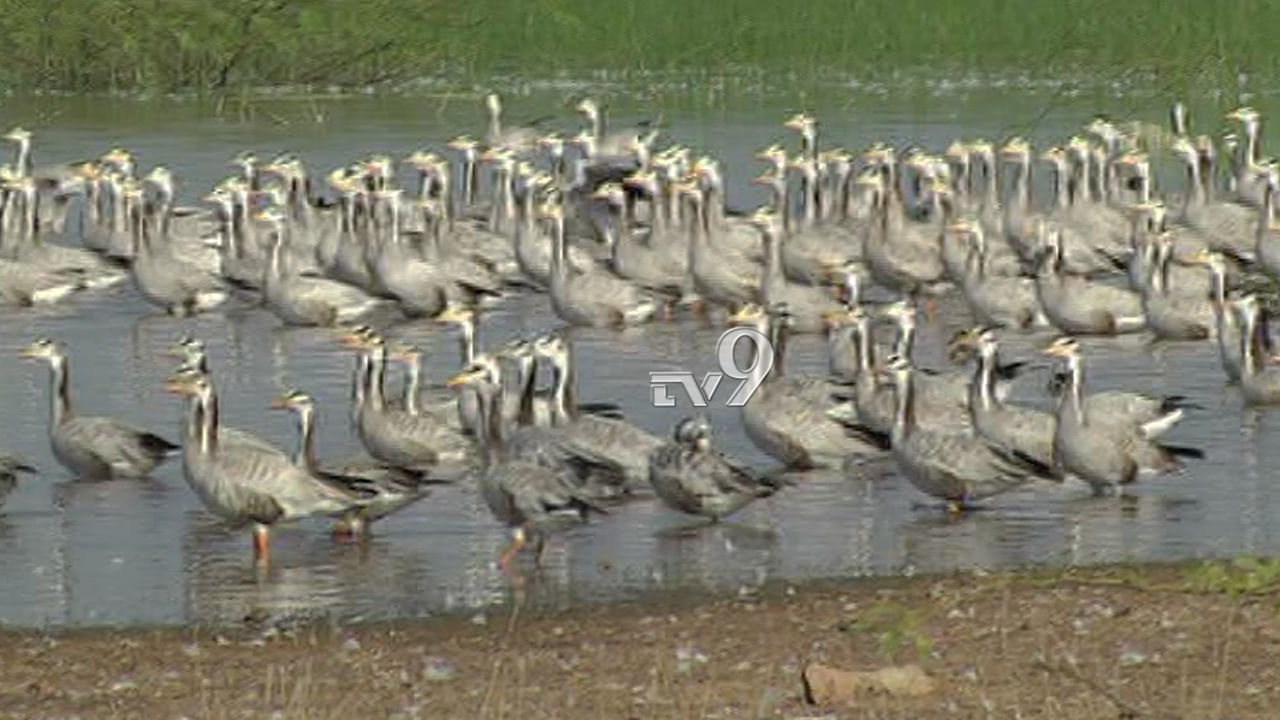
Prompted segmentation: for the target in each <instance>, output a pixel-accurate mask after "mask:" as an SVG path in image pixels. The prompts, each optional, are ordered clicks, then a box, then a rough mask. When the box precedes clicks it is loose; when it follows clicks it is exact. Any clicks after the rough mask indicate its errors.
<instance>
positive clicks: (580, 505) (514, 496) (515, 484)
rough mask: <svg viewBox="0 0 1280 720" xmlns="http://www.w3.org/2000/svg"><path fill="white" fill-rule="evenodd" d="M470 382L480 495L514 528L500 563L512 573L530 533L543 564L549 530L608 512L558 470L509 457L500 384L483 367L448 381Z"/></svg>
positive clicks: (452, 384) (555, 529)
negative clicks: (476, 416) (480, 456)
mask: <svg viewBox="0 0 1280 720" xmlns="http://www.w3.org/2000/svg"><path fill="white" fill-rule="evenodd" d="M468 384H469V385H473V386H475V387H476V391H477V395H478V396H479V398H480V409H481V415H482V422H481V423H480V442H481V445H482V447H483V448H484V468H483V469H482V470H481V472H480V477H479V489H480V496H481V497H482V498H483V499H484V501H485V504H486V505H488V506H489V510H490V512H492V513H493V516H494V517H495V518H497V519H498V520H499V521H500V522H502V523H503V524H505V525H506V526H507V527H509V528H511V530H512V534H511V543H510V544H509V545H508V546H507V547H506V548H505V549H503V551H502V553H501V555H500V556H499V558H498V565H499V567H501V568H502V569H503V571H504V572H508V571H509V567H510V564H511V560H512V558H513V557H515V555H516V553H518V552H519V551H520V549H521V548H523V547H524V546H525V545H526V544H527V543H528V542H529V539H530V536H532V539H533V543H534V548H535V556H534V557H535V562H537V563H538V564H541V562H542V555H543V550H544V548H545V544H546V537H547V535H548V534H550V533H552V532H556V531H558V530H561V529H564V528H566V527H570V526H572V525H573V524H576V523H579V522H583V521H585V520H586V519H587V515H588V514H589V513H590V512H593V511H594V512H598V513H601V514H605V513H606V511H605V510H604V508H602V507H600V506H599V505H597V504H596V503H595V501H594V500H592V499H591V498H590V497H588V496H587V495H585V494H584V493H582V492H581V490H580V489H579V488H578V487H577V486H575V484H574V483H573V482H571V480H570V478H569V477H568V476H567V475H566V474H565V473H563V472H562V471H560V470H559V469H556V468H551V467H547V466H546V465H542V464H538V463H536V462H531V461H529V460H527V459H522V458H519V457H515V458H509V457H508V456H507V455H506V452H505V450H506V447H505V444H504V440H505V435H504V430H505V428H504V427H503V422H502V408H501V402H502V400H501V388H499V387H498V386H497V385H495V384H494V383H493V382H492V381H491V380H490V379H489V378H488V377H487V376H486V374H485V372H484V371H483V369H478V368H469V369H467V370H464V371H463V372H461V373H458V374H457V375H454V376H453V377H451V378H449V381H448V385H450V386H451V387H460V386H462V385H468Z"/></svg>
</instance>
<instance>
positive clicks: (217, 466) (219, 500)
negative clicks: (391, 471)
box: [165, 368, 375, 563]
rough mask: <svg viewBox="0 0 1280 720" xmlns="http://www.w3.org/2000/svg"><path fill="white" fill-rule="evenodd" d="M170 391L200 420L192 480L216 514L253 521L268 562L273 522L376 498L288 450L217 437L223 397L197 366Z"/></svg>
mask: <svg viewBox="0 0 1280 720" xmlns="http://www.w3.org/2000/svg"><path fill="white" fill-rule="evenodd" d="M165 389H166V390H168V391H169V392H172V393H176V394H179V395H184V396H186V397H188V398H193V399H194V401H195V403H196V411H195V413H194V415H195V418H196V419H197V422H195V423H192V424H191V425H189V426H188V427H187V435H186V437H184V438H183V440H182V442H183V448H182V468H183V473H184V474H185V475H186V478H187V484H188V485H190V486H191V489H192V490H193V491H195V493H196V495H198V496H199V497H200V499H201V500H202V501H203V502H204V504H205V506H206V507H208V508H209V510H211V511H213V512H214V513H215V514H217V515H219V516H221V517H223V518H226V519H228V520H231V521H233V522H242V523H243V522H247V523H252V524H253V550H254V557H255V559H257V560H258V562H259V563H266V562H267V560H268V556H269V554H270V545H269V542H268V536H269V532H270V526H272V525H275V524H277V523H282V522H290V521H293V520H299V519H302V518H305V517H312V516H316V515H327V516H340V515H345V514H347V513H350V512H353V511H354V510H355V509H356V508H357V507H358V506H359V505H360V504H361V503H362V502H364V501H367V500H368V499H370V498H372V497H373V496H374V495H375V493H373V492H372V491H369V492H361V493H355V492H353V491H352V490H351V489H350V488H347V487H343V486H341V485H339V484H337V483H333V482H330V481H328V480H326V479H325V478H323V477H321V476H318V475H315V474H313V473H311V472H309V471H308V470H307V469H305V468H303V467H299V466H298V465H295V464H294V463H293V462H292V461H290V460H289V458H287V457H285V456H284V455H272V454H268V453H262V452H254V451H251V450H245V449H244V448H240V447H235V446H227V445H223V444H222V443H220V442H219V437H218V435H219V434H218V421H219V418H218V396H217V393H216V392H215V390H214V387H213V381H212V380H211V379H210V378H209V376H208V375H205V374H203V373H201V372H199V371H197V370H195V369H194V368H188V369H185V370H181V371H179V372H177V373H174V374H173V375H170V376H169V377H168V378H167V379H166V380H165Z"/></svg>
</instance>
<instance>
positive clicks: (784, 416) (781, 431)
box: [730, 304, 880, 469]
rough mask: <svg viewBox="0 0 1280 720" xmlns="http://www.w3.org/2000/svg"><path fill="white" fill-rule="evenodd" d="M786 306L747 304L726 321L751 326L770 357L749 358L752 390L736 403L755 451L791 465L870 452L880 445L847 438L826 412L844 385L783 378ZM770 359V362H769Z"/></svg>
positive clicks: (837, 461) (829, 462) (836, 462)
mask: <svg viewBox="0 0 1280 720" xmlns="http://www.w3.org/2000/svg"><path fill="white" fill-rule="evenodd" d="M786 313H787V309H786V307H785V306H776V307H774V308H772V309H771V311H770V312H766V311H765V309H764V308H762V307H760V306H759V305H754V304H752V305H747V306H744V307H743V308H742V309H740V310H739V311H738V312H737V313H735V314H734V315H733V316H732V317H731V318H730V322H731V323H734V324H737V325H745V326H749V327H752V328H754V329H755V330H756V332H758V333H759V334H760V335H762V336H763V337H764V338H766V339H767V340H768V341H769V343H770V345H769V346H768V347H767V348H766V352H767V351H768V348H771V349H772V352H773V355H772V357H771V358H768V357H766V356H758V357H755V358H753V359H752V368H754V369H753V370H752V371H751V372H753V373H754V372H763V373H764V374H763V380H762V381H761V383H760V386H759V387H758V388H757V389H756V391H755V393H754V394H752V396H751V397H750V398H749V399H747V402H746V404H745V405H743V406H742V427H743V429H744V430H746V433H747V437H749V438H750V439H751V441H752V442H753V443H755V444H756V446H757V447H759V448H760V449H761V450H764V451H765V452H766V453H768V454H769V455H771V456H773V457H774V458H776V459H777V460H779V461H781V462H782V463H784V464H785V465H787V466H788V467H791V468H795V469H810V468H817V467H832V466H834V467H839V466H840V465H841V464H842V463H843V462H844V460H845V459H846V458H848V457H851V456H866V455H872V454H875V453H877V452H879V451H880V447H879V446H877V445H876V444H874V443H873V442H869V441H867V440H865V439H860V438H856V437H851V436H849V435H848V433H846V432H845V429H844V427H842V426H841V425H840V423H839V422H837V421H836V420H833V419H832V418H831V417H829V416H828V415H827V410H828V409H829V408H830V407H831V405H832V402H831V397H832V395H833V394H837V393H838V392H839V391H842V390H846V388H845V387H843V386H841V385H838V384H836V383H833V382H831V381H829V380H827V379H826V378H823V377H814V376H810V375H797V376H792V377H787V376H786V375H785V374H784V370H783V365H784V361H785V360H786V353H787V338H788V332H787V325H786V322H787V314H786ZM770 360H771V361H772V362H770Z"/></svg>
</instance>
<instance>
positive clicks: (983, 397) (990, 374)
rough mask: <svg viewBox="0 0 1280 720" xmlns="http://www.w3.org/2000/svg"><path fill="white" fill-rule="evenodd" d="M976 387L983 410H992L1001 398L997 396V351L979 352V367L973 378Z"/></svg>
mask: <svg viewBox="0 0 1280 720" xmlns="http://www.w3.org/2000/svg"><path fill="white" fill-rule="evenodd" d="M973 383H974V389H975V390H976V395H977V398H976V399H977V401H978V404H979V405H980V406H981V407H982V409H983V410H990V409H991V408H992V407H995V406H996V405H997V404H998V403H999V400H998V399H997V398H996V394H995V388H996V356H995V353H987V352H979V353H978V369H977V371H976V372H975V373H974V378H973Z"/></svg>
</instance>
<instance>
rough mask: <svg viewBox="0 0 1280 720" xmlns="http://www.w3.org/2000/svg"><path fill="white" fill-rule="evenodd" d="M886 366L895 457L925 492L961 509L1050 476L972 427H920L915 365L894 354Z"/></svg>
mask: <svg viewBox="0 0 1280 720" xmlns="http://www.w3.org/2000/svg"><path fill="white" fill-rule="evenodd" d="M886 370H887V371H888V374H889V378H890V382H892V383H893V388H894V393H895V395H896V411H895V413H894V421H893V430H892V432H891V433H890V446H891V449H892V451H893V457H894V459H895V460H897V461H898V467H899V468H900V469H901V470H902V472H903V474H905V475H906V476H907V479H908V480H909V481H910V482H911V484H912V485H914V486H915V488H916V489H917V490H919V491H920V492H922V493H924V494H926V495H929V496H932V497H936V498H940V499H942V500H945V501H946V502H947V507H948V509H950V510H952V511H960V510H963V509H964V508H965V507H966V506H967V505H968V504H969V503H972V502H975V501H978V500H982V499H985V498H989V497H992V496H994V495H999V494H1000V493H1003V492H1007V491H1009V490H1012V489H1014V488H1017V487H1020V486H1021V485H1023V484H1025V483H1027V482H1028V481H1030V480H1034V479H1043V478H1048V477H1050V471H1049V469H1048V468H1047V467H1044V466H1042V465H1041V464H1039V463H1037V462H1035V461H1033V460H1032V459H1030V458H1028V457H1025V456H1022V455H1019V454H1018V453H1017V452H1016V451H1012V450H1009V449H1008V448H1001V449H1000V450H999V451H997V450H996V449H995V448H993V447H992V446H991V444H990V443H989V442H988V441H987V440H986V439H985V438H983V437H981V436H979V435H976V434H974V433H973V432H972V431H970V430H954V429H948V428H943V427H934V428H924V427H920V426H919V425H918V424H917V423H916V419H915V412H914V403H913V402H912V397H911V393H912V375H913V374H914V373H913V371H912V369H911V363H909V362H907V360H906V359H905V358H900V357H894V358H891V359H890V360H889V362H888V363H887V364H886Z"/></svg>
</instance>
